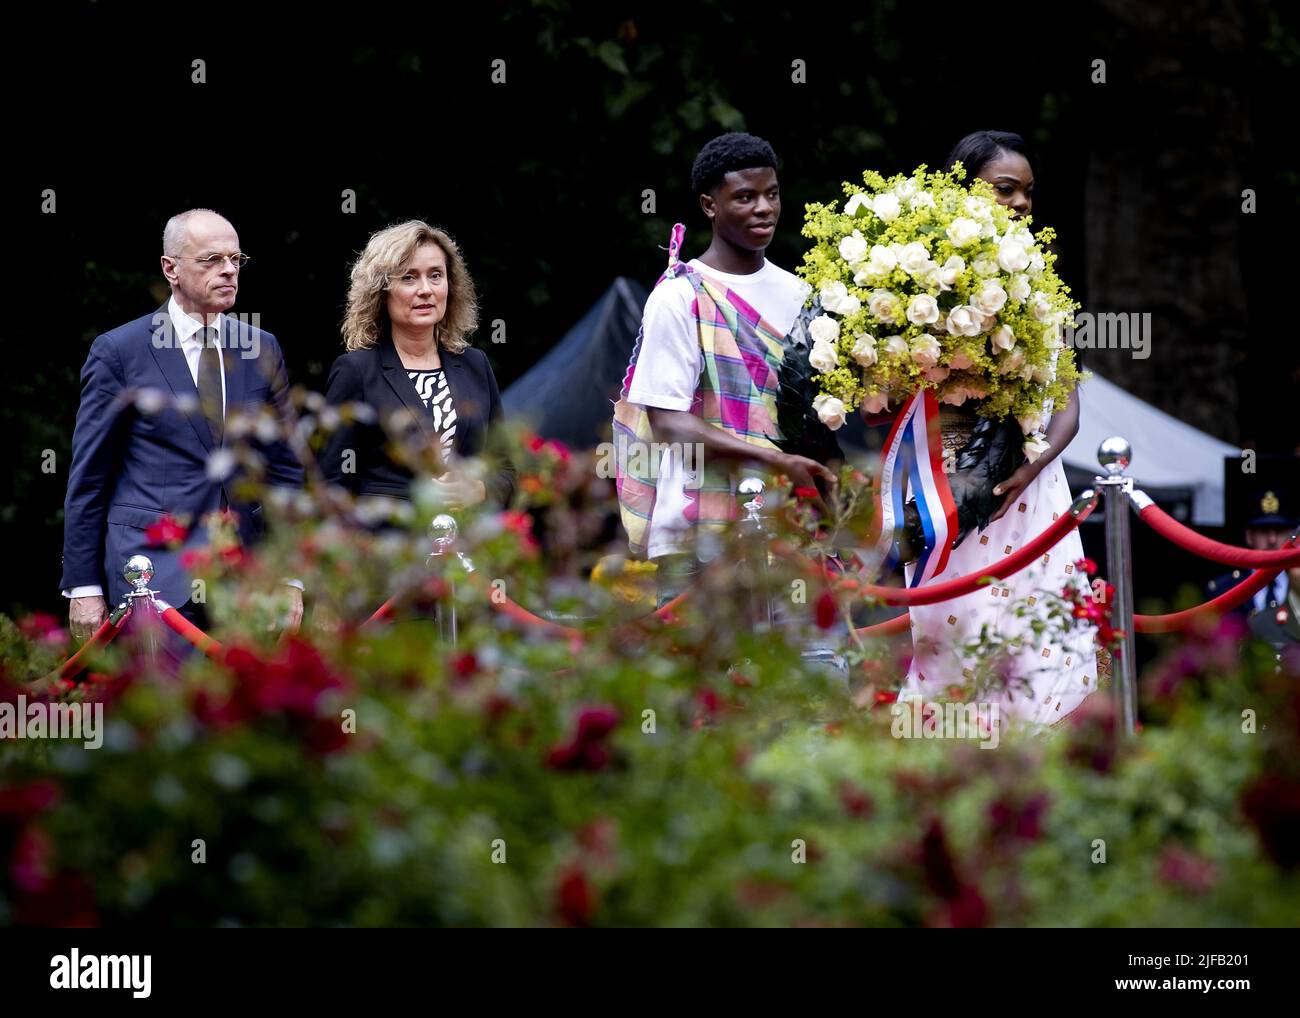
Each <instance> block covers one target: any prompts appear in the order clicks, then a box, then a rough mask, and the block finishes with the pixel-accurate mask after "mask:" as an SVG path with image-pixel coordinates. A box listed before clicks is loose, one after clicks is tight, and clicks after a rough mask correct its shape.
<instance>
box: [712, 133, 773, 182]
mask: <svg viewBox="0 0 1300 1018" xmlns="http://www.w3.org/2000/svg"><path fill="white" fill-rule="evenodd" d="M760 166H770V167H772V169H774V170H775V169H776V153H775V152H774V151H772V146H771V145H769V144H768V143H767V142H765V141H764V140H763V139H762V138H756V137H755V136H754V135H752V134H745V133H743V132H741V131H732V132H731V133H729V134H720V135H718V137H716V138H714V139H713V140H712V141H710V142H708V143H707V144H706V145H705V146H704V147H703V148H702V149H700V154H699V155H697V156H696V157H695V165H694V166H692V167H691V190H692V191H694V192H695V193H696V194H709V193H711V192H712V191H713V189H714V188H715V187H717V186H718V185H719V184H721V183H722V181H723V179H724V178H725V177H726V176H727V174H728V173H731V172H733V171H734V170H752V169H754V168H755V167H760Z"/></svg>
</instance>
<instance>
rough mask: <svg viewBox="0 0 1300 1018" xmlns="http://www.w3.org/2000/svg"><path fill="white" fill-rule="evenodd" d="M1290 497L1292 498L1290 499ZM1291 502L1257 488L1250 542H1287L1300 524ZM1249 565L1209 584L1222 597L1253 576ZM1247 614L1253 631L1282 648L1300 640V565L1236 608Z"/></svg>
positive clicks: (1263, 546) (1262, 547)
mask: <svg viewBox="0 0 1300 1018" xmlns="http://www.w3.org/2000/svg"><path fill="white" fill-rule="evenodd" d="M1288 501H1289V500H1288ZM1291 508H1292V507H1291V506H1290V505H1287V506H1285V507H1284V506H1283V504H1282V499H1281V497H1279V495H1278V493H1277V492H1275V491H1261V492H1256V493H1255V495H1253V496H1252V498H1251V509H1252V513H1253V515H1252V516H1251V518H1250V519H1249V520H1248V521H1247V522H1246V544H1247V545H1248V546H1250V547H1251V548H1254V549H1255V550H1256V551H1274V550H1276V549H1278V548H1280V547H1282V545H1283V544H1284V543H1285V542H1286V539H1287V538H1288V537H1290V536H1291V532H1292V531H1293V530H1294V529H1295V527H1296V519H1295V516H1294V514H1293V513H1292V512H1291ZM1250 574H1251V571H1250V570H1249V569H1234V570H1233V571H1232V572H1230V573H1224V574H1223V575H1222V576H1219V577H1217V578H1215V579H1214V580H1211V581H1210V583H1209V585H1208V587H1207V588H1206V589H1207V591H1208V593H1209V594H1210V596H1211V597H1218V596H1219V595H1220V594H1222V593H1224V592H1225V591H1228V590H1231V589H1232V588H1233V587H1235V586H1237V584H1239V583H1243V582H1245V580H1246V579H1248V578H1249V577H1250ZM1233 612H1234V613H1237V614H1240V615H1242V616H1244V617H1245V618H1246V619H1247V620H1248V622H1249V624H1250V631H1251V632H1252V633H1253V634H1254V635H1255V636H1256V637H1258V638H1259V639H1261V640H1265V641H1267V642H1268V643H1271V644H1273V645H1274V646H1275V647H1278V648H1279V649H1280V648H1281V647H1283V646H1285V645H1286V644H1289V643H1300V569H1284V570H1282V571H1281V572H1280V573H1278V574H1277V576H1276V577H1274V579H1273V582H1272V584H1271V585H1270V586H1267V587H1264V588H1263V589H1261V590H1257V591H1256V592H1255V596H1254V598H1253V599H1252V600H1249V601H1245V602H1243V603H1242V604H1240V605H1238V606H1237V607H1236V608H1234V609H1233Z"/></svg>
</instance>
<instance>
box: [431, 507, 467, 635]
mask: <svg viewBox="0 0 1300 1018" xmlns="http://www.w3.org/2000/svg"><path fill="white" fill-rule="evenodd" d="M459 533H460V527H459V526H458V525H457V524H456V520H455V518H454V517H453V516H450V515H449V514H447V513H439V514H438V515H437V516H435V517H434V518H433V519H432V520H431V521H430V522H429V534H430V536H431V537H432V538H433V547H432V550H431V551H430V552H429V557H428V559H427V560H426V562H427V564H428V566H429V568H430V569H432V570H433V571H434V572H435V573H436V574H437V575H438V576H439V577H440V578H441V579H442V581H443V582H444V583H445V584H446V585H447V594H446V596H445V597H440V598H439V599H438V601H437V604H436V607H435V609H434V611H435V617H436V621H437V625H438V639H439V640H441V641H442V642H443V643H444V644H446V645H448V646H451V647H455V646H456V585H455V580H454V579H453V578H452V575H451V570H450V569H448V568H447V561H448V558H449V556H450V554H451V553H452V552H453V551H455V548H456V537H457V535H458V534H459ZM456 555H457V558H458V559H459V560H460V561H461V562H462V563H464V562H466V561H467V560H466V559H465V556H464V555H461V554H460V553H459V552H457V553H456Z"/></svg>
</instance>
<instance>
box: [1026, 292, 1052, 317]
mask: <svg viewBox="0 0 1300 1018" xmlns="http://www.w3.org/2000/svg"><path fill="white" fill-rule="evenodd" d="M1029 312H1030V314H1032V315H1033V316H1034V318H1035V319H1037V320H1038V321H1040V322H1045V321H1047V319H1048V318H1050V317H1051V315H1052V305H1051V303H1050V302H1049V301H1048V299H1047V294H1045V293H1043V291H1042V290H1035V291H1034V294H1033V296H1032V297H1030V298H1029Z"/></svg>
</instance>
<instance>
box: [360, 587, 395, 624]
mask: <svg viewBox="0 0 1300 1018" xmlns="http://www.w3.org/2000/svg"><path fill="white" fill-rule="evenodd" d="M396 604H397V595H396V594H394V595H393V596H392V597H390V598H389V599H388V600H387V601H385V602H384V603H383V604H381V605H380V606H379V607H378V608H376V609H375V612H374V614H373V615H371V616H370V618H368V619H366V621H365V622H363V623H361V627H362V628H363V629H364V628H365V627H366V626H373V625H374V624H375V623H376V622H383V621H384V620H385V619H388V618H391V617H392V614H393V606H394V605H396Z"/></svg>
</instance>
